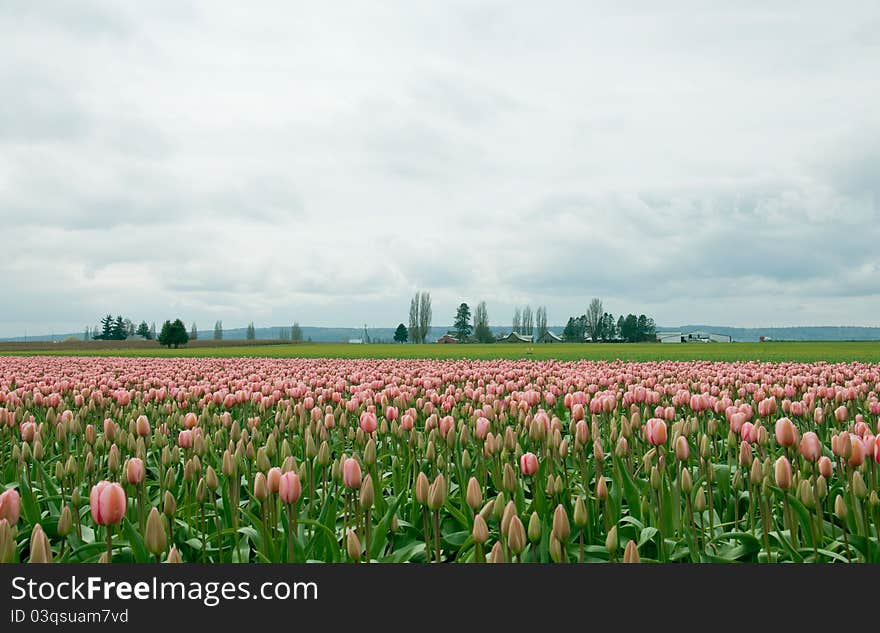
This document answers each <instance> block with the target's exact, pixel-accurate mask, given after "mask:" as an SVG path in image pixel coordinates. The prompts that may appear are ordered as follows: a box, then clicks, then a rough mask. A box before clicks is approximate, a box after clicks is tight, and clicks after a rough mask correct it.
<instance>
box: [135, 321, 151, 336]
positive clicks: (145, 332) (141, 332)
mask: <svg viewBox="0 0 880 633" xmlns="http://www.w3.org/2000/svg"><path fill="white" fill-rule="evenodd" d="M135 334H137V335H138V336H143V337H144V338H145V339H149V338H150V326H149V325H147V322H146V321H141V323H140V325H138V326H137V330H135Z"/></svg>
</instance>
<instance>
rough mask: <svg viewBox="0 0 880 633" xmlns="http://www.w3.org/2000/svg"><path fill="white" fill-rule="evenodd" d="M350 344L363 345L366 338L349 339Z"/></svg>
mask: <svg viewBox="0 0 880 633" xmlns="http://www.w3.org/2000/svg"><path fill="white" fill-rule="evenodd" d="M348 343H349V345H363V343H364V339H362V338H350V339H348Z"/></svg>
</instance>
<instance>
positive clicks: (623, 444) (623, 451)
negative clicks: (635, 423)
mask: <svg viewBox="0 0 880 633" xmlns="http://www.w3.org/2000/svg"><path fill="white" fill-rule="evenodd" d="M614 454H615V455H617V456H618V457H625V456H626V455H628V454H629V442H627V441H626V438H625V437H621V438H620V439H619V440H617V445H616V446H615V447H614Z"/></svg>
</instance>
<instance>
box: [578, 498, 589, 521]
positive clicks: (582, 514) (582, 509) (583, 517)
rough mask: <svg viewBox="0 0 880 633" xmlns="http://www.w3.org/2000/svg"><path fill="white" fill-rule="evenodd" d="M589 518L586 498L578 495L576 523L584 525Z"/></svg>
mask: <svg viewBox="0 0 880 633" xmlns="http://www.w3.org/2000/svg"><path fill="white" fill-rule="evenodd" d="M588 520H589V516H588V515H587V506H586V505H585V504H584V498H583V497H578V498H577V501H575V503H574V524H575V525H576V526H578V527H584V526H585V525H586V524H587V521H588Z"/></svg>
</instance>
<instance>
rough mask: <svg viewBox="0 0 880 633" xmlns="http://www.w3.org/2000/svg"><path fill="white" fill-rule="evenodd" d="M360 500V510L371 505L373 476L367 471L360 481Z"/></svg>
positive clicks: (366, 508)
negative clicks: (361, 481)
mask: <svg viewBox="0 0 880 633" xmlns="http://www.w3.org/2000/svg"><path fill="white" fill-rule="evenodd" d="M370 441H372V440H370ZM360 502H361V510H368V509H370V508H372V507H373V478H372V477H371V476H370V475H369V473H367V476H366V477H364V481H363V483H361V496H360Z"/></svg>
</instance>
